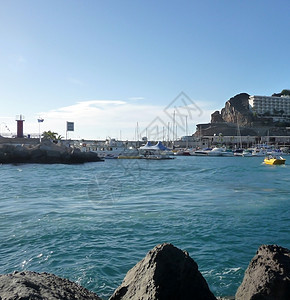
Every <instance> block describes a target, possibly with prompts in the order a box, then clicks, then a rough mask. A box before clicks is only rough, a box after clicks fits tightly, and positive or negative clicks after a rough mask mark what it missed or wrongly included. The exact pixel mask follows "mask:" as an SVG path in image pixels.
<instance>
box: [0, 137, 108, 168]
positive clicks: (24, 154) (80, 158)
mask: <svg viewBox="0 0 290 300" xmlns="http://www.w3.org/2000/svg"><path fill="white" fill-rule="evenodd" d="M98 161H103V160H102V159H100V157H99V156H98V155H97V153H94V152H81V150H80V149H78V148H71V147H67V146H65V145H61V144H60V145H59V144H55V143H53V142H52V141H50V140H45V141H43V142H42V143H40V144H38V145H12V144H1V145H0V164H17V163H26V164H27V163H39V164H82V163H86V162H98Z"/></svg>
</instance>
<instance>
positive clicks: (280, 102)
mask: <svg viewBox="0 0 290 300" xmlns="http://www.w3.org/2000/svg"><path fill="white" fill-rule="evenodd" d="M249 106H250V109H251V110H252V112H255V113H256V114H257V115H260V116H261V115H262V116H263V115H264V116H271V117H273V119H277V120H281V119H287V118H290V97H289V96H283V97H269V96H250V97H249Z"/></svg>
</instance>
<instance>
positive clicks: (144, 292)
mask: <svg viewBox="0 0 290 300" xmlns="http://www.w3.org/2000/svg"><path fill="white" fill-rule="evenodd" d="M119 299H122V300H126V299H142V300H149V299H150V300H153V299H154V300H178V299H197V300H198V299H202V300H214V299H216V298H215V297H214V295H213V294H212V292H211V291H210V290H209V288H208V285H207V283H206V281H205V279H204V278H203V276H202V275H201V273H200V272H199V271H198V266H197V264H196V263H195V261H194V260H193V259H192V258H190V256H189V255H188V253H187V252H184V251H182V250H180V249H178V248H176V247H174V246H173V245H171V244H161V245H158V246H156V247H155V248H153V249H152V250H151V251H149V252H148V254H147V255H146V256H145V258H144V259H142V260H141V261H140V262H139V263H138V264H137V265H136V266H134V267H133V268H132V269H131V270H130V271H129V272H128V273H127V275H126V277H125V279H124V280H123V282H122V284H121V286H119V287H118V288H117V289H116V291H115V292H114V294H113V295H112V296H111V298H110V300H119Z"/></svg>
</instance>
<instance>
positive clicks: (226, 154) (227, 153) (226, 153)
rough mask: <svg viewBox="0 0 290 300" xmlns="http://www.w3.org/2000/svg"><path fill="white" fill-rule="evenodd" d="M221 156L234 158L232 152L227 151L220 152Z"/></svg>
mask: <svg viewBox="0 0 290 300" xmlns="http://www.w3.org/2000/svg"><path fill="white" fill-rule="evenodd" d="M222 156H226V157H229V156H234V152H233V151H232V150H229V149H227V150H226V151H224V152H222Z"/></svg>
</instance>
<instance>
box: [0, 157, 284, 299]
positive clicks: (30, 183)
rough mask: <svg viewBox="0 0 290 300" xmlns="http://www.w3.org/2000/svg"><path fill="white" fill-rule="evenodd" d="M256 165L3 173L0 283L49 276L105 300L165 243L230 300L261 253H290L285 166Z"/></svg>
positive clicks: (3, 169)
mask: <svg viewBox="0 0 290 300" xmlns="http://www.w3.org/2000/svg"><path fill="white" fill-rule="evenodd" d="M286 159H287V157H286ZM287 160H288V159H287ZM289 161H290V159H289ZM262 162H263V158H262V157H251V158H246V157H198V156H196V157H177V158H176V159H172V160H144V159H136V160H133V159H132V160H130V159H128V160H125V159H123V160H121V159H112V160H106V161H104V162H98V163H87V164H83V165H38V164H21V165H1V166H0V178H1V184H0V211H1V214H0V240H1V247H0V257H1V260H0V273H1V274H4V273H11V272H13V271H15V270H18V271H21V270H31V271H36V272H48V273H54V274H56V275H58V276H61V277H65V278H68V279H70V280H72V281H75V282H78V283H79V284H81V285H83V286H84V287H86V288H87V289H89V290H92V291H94V292H96V293H97V294H98V295H99V296H100V297H102V298H103V299H107V298H108V297H109V296H110V295H111V294H112V292H113V291H114V289H115V288H117V287H118V285H120V284H121V282H122V280H123V278H124V276H125V275H126V273H127V271H128V270H129V269H130V268H132V267H133V266H134V265H135V264H136V263H137V262H138V261H139V260H141V259H142V258H143V257H144V256H145V255H146V253H147V252H148V251H149V250H151V249H152V248H153V247H154V246H155V245H157V244H159V243H163V242H169V243H172V244H174V245H175V246H176V247H178V248H180V249H182V250H187V251H188V252H189V255H190V256H191V257H192V258H193V259H194V260H195V261H196V262H197V264H198V266H199V270H200V272H201V273H202V274H203V276H204V277H205V279H206V280H207V282H208V284H209V287H210V289H211V291H212V292H213V293H214V294H215V295H216V296H232V295H234V294H235V292H236V290H237V288H238V286H239V285H240V284H241V282H242V279H243V275H244V271H245V269H246V268H247V266H248V264H249V262H250V260H251V258H252V257H253V256H254V255H255V253H256V251H257V249H258V247H259V246H260V245H261V244H278V245H280V246H283V247H286V248H290V198H289V192H290V179H289V178H290V165H289V162H288V161H286V165H284V166H270V165H264V164H263V163H262Z"/></svg>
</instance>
